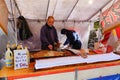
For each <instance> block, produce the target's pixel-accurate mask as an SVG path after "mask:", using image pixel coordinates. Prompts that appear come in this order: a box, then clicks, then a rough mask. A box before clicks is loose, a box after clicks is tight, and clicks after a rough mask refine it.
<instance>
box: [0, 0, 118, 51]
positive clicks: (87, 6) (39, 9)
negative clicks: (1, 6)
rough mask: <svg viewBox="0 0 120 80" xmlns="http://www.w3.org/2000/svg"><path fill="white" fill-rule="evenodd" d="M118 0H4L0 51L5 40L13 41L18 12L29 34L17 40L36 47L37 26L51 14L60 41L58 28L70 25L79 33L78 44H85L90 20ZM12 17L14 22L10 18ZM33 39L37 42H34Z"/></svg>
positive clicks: (41, 24)
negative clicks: (5, 30)
mask: <svg viewBox="0 0 120 80" xmlns="http://www.w3.org/2000/svg"><path fill="white" fill-rule="evenodd" d="M117 1H118V0H5V2H6V5H7V7H8V12H9V17H8V19H9V22H8V36H6V35H5V34H4V33H3V32H2V31H1V30H0V39H2V40H0V44H2V48H1V50H0V52H1V53H3V52H4V51H5V47H6V43H7V41H10V42H11V43H17V35H16V34H17V29H16V18H17V17H19V16H20V15H22V16H24V17H25V18H26V19H27V22H28V24H29V26H30V29H31V31H32V33H33V35H34V36H33V37H32V38H31V39H30V40H28V41H20V42H22V43H27V44H28V46H29V45H32V46H31V47H32V49H38V48H40V45H38V44H40V40H39V37H40V32H39V31H40V29H41V27H42V26H43V25H44V24H45V20H46V19H47V17H48V16H54V18H55V24H54V25H55V27H56V29H57V31H58V37H59V40H60V41H61V42H63V41H64V39H65V36H63V35H61V34H60V30H61V29H62V28H74V29H75V30H76V31H77V32H78V33H79V35H80V38H81V41H82V43H83V45H82V48H87V43H88V38H89V32H90V30H91V29H93V22H94V21H96V20H99V19H100V18H99V16H100V15H101V13H102V12H104V11H105V10H106V9H108V8H110V7H112V5H113V4H114V3H115V2H117ZM14 21H15V22H14ZM36 42H37V43H36Z"/></svg>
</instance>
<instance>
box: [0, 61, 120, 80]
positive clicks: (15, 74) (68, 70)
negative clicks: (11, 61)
mask: <svg viewBox="0 0 120 80" xmlns="http://www.w3.org/2000/svg"><path fill="white" fill-rule="evenodd" d="M93 71H94V72H93ZM118 73H120V60H116V61H109V62H98V63H91V64H76V65H68V66H59V67H53V68H48V69H41V70H38V71H34V62H31V63H30V65H29V68H27V69H18V70H14V69H13V68H6V67H3V69H1V70H0V77H7V79H8V80H14V79H20V80H31V79H34V80H75V79H74V78H75V76H76V75H77V76H78V80H86V79H88V78H94V77H98V76H104V75H111V74H118ZM85 75H86V76H85Z"/></svg>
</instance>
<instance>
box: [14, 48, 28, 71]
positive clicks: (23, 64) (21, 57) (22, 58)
mask: <svg viewBox="0 0 120 80" xmlns="http://www.w3.org/2000/svg"><path fill="white" fill-rule="evenodd" d="M21 68H28V61H27V53H26V50H14V69H15V70H16V69H21Z"/></svg>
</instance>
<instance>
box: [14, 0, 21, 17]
mask: <svg viewBox="0 0 120 80" xmlns="http://www.w3.org/2000/svg"><path fill="white" fill-rule="evenodd" d="M14 3H15V6H16V8H17V10H18V13H19V15H20V16H21V15H22V14H21V12H20V9H19V7H18V5H17V3H16V0H14Z"/></svg>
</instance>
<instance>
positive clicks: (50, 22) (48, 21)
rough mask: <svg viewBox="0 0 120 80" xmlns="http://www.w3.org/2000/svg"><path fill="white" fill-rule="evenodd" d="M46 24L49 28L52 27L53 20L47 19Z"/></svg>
mask: <svg viewBox="0 0 120 80" xmlns="http://www.w3.org/2000/svg"><path fill="white" fill-rule="evenodd" d="M47 24H48V25H49V26H50V27H52V26H53V24H54V19H53V18H49V19H48V20H47Z"/></svg>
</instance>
